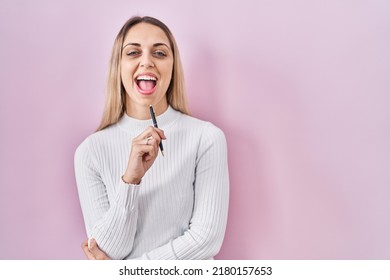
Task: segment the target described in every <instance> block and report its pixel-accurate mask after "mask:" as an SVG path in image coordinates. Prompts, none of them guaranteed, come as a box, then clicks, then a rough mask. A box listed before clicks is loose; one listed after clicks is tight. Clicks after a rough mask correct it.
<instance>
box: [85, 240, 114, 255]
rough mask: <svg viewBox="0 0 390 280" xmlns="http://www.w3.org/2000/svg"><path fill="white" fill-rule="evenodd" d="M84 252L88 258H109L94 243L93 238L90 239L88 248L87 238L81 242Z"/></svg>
mask: <svg viewBox="0 0 390 280" xmlns="http://www.w3.org/2000/svg"><path fill="white" fill-rule="evenodd" d="M81 248H82V249H83V251H84V254H85V255H86V256H87V258H88V259H89V260H111V258H109V257H108V256H107V255H106V254H105V253H104V252H103V251H102V250H100V248H99V246H98V245H97V243H96V240H95V239H93V238H92V239H91V240H90V248H88V239H87V240H86V241H84V242H83V243H82V244H81Z"/></svg>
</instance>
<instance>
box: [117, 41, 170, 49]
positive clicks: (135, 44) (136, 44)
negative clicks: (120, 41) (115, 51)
mask: <svg viewBox="0 0 390 280" xmlns="http://www.w3.org/2000/svg"><path fill="white" fill-rule="evenodd" d="M127 46H136V47H141V44H140V43H127V44H126V45H124V46H123V47H122V50H123V49H124V48H126V47H127ZM159 46H165V47H167V48H168V49H171V48H170V47H169V46H168V45H167V44H165V43H154V44H153V47H159Z"/></svg>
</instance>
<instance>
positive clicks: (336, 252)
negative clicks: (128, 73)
mask: <svg viewBox="0 0 390 280" xmlns="http://www.w3.org/2000/svg"><path fill="white" fill-rule="evenodd" d="M135 14H140V15H152V16H155V17H157V18H159V19H161V20H162V21H164V22H165V23H166V24H167V25H168V26H169V27H170V28H171V29H172V31H173V33H174V34H175V36H176V39H177V41H178V44H179V48H180V51H181V54H182V59H183V64H184V68H185V74H186V80H187V87H188V94H189V99H190V107H191V109H192V112H193V115H195V116H196V117H199V118H201V119H206V120H210V121H212V122H214V123H215V124H216V125H218V126H220V127H221V128H222V129H223V130H224V131H225V134H226V137H227V139H228V145H229V164H230V179H231V200H230V212H229V223H228V228H227V232H226V237H225V242H224V244H223V247H222V250H221V252H220V254H219V255H218V258H219V259H390V238H389V236H390V218H389V214H390V171H389V169H390V145H389V143H390V110H389V109H390V108H389V107H390V51H389V50H390V2H389V1H386V0H383V1H380V0H377V1H356V0H350V1H348V0H344V1H338V0H331V1H319V0H318V1H309V0H307V1H304V0H298V1H289V0H278V1H243V0H240V1H209V0H207V1H199V0H198V1H191V2H190V1H180V0H176V1H151V0H149V1H144V2H140V1H128V0H127V1H125V0H123V1H92V0H89V1H43V0H39V1H27V0H26V1H15V0H0V40H1V44H0V133H1V137H0V149H1V150H0V172H1V174H0V259H83V258H84V256H83V254H82V252H81V249H80V244H81V242H82V241H83V240H84V239H85V238H86V236H85V230H84V224H83V219H82V216H81V210H80V206H79V201H78V195H77V189H76V185H75V179H74V173H73V154H74V151H75V149H76V147H77V146H78V144H79V143H81V141H82V140H83V139H84V138H85V137H86V136H87V135H89V134H90V133H92V132H93V130H94V129H95V128H96V126H97V125H98V122H99V120H100V117H101V113H102V108H103V97H104V95H103V92H104V86H105V79H106V78H105V74H106V71H107V65H108V60H109V55H110V51H111V47H112V44H113V41H114V37H115V36H116V34H117V32H118V30H119V28H120V27H121V26H122V24H123V23H124V22H125V21H126V20H127V19H128V18H129V17H130V16H132V15H135Z"/></svg>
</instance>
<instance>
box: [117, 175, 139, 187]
mask: <svg viewBox="0 0 390 280" xmlns="http://www.w3.org/2000/svg"><path fill="white" fill-rule="evenodd" d="M121 178H122V182H123V183H125V184H128V185H139V184H140V183H141V179H138V178H134V177H128V176H126V174H125V175H123V176H122V177H121Z"/></svg>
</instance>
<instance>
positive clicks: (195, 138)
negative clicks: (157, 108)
mask: <svg viewBox="0 0 390 280" xmlns="http://www.w3.org/2000/svg"><path fill="white" fill-rule="evenodd" d="M157 121H158V124H159V127H160V128H161V129H163V130H164V132H165V135H166V137H167V140H165V141H163V145H164V153H165V156H164V157H163V156H162V155H161V153H160V152H159V155H158V157H157V159H156V161H155V162H154V164H153V165H152V167H151V168H150V169H149V170H148V171H147V173H146V174H145V176H144V177H143V178H142V182H141V184H140V185H128V184H125V183H123V182H122V180H121V176H122V175H123V174H124V172H125V170H126V167H127V162H128V159H129V155H130V149H131V141H132V139H133V138H134V137H136V136H137V135H139V134H140V133H141V132H142V131H144V130H145V129H146V128H147V127H148V126H150V125H152V122H151V120H137V119H133V118H130V117H129V116H127V115H125V116H124V117H123V118H121V119H120V121H119V122H118V123H117V124H114V125H112V126H110V127H108V128H106V129H104V130H102V131H99V132H96V133H94V134H92V135H91V136H89V137H88V138H87V139H86V140H84V142H83V143H81V145H80V146H79V147H78V148H77V150H76V153H75V174H76V181H77V187H78V191H79V197H80V203H81V208H82V212H83V216H84V221H85V225H86V231H87V235H88V237H91V236H93V237H94V238H95V239H96V241H97V243H98V245H99V247H100V248H101V249H102V250H103V251H104V252H106V254H107V255H108V256H109V257H111V258H113V259H135V258H139V259H210V258H213V257H214V256H215V255H216V254H217V253H218V251H219V250H220V247H221V245H222V241H223V237H224V233H225V228H226V222H227V213H228V201H229V176H228V166H227V147H226V140H225V136H224V134H223V132H222V131H221V130H220V129H219V128H217V127H216V126H214V125H213V124H211V123H209V122H205V121H201V120H198V119H195V118H193V117H190V116H187V115H184V114H182V113H180V112H177V111H175V110H174V109H172V108H171V107H169V108H168V109H167V111H166V112H164V113H163V114H162V115H160V116H158V117H157Z"/></svg>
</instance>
